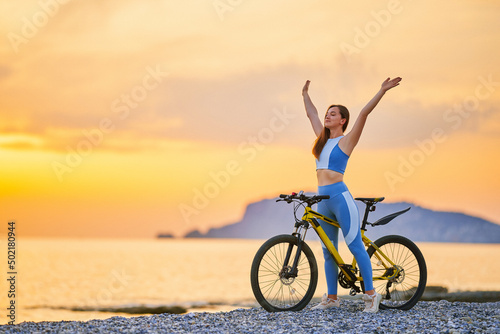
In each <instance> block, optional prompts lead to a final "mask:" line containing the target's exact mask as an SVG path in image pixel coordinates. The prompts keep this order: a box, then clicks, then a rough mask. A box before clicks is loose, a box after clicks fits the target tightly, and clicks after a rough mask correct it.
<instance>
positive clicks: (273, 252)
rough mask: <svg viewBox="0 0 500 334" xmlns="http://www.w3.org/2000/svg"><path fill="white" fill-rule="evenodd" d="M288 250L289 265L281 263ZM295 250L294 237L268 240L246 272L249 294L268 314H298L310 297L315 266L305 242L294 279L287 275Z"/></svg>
mask: <svg viewBox="0 0 500 334" xmlns="http://www.w3.org/2000/svg"><path fill="white" fill-rule="evenodd" d="M289 250H290V252H291V253H290V257H289V261H288V263H285V258H286V256H287V252H289ZM297 250H298V248H297V237H294V236H292V235H289V234H285V235H278V236H275V237H273V238H271V239H269V240H268V241H266V242H265V243H264V244H263V245H262V246H261V247H260V249H259V250H258V251H257V254H255V257H254V260H253V262H252V268H251V271H250V281H251V284H252V290H253V293H254V296H255V298H256V299H257V301H258V302H259V304H260V305H261V306H262V307H263V308H264V309H265V310H267V311H269V312H279V311H299V310H301V309H303V308H304V307H305V306H306V305H307V304H308V303H309V302H310V301H311V298H312V297H313V295H314V292H315V290H316V285H317V283H318V265H317V263H316V259H315V257H314V253H313V252H312V250H311V248H309V246H308V245H307V244H306V243H305V242H302V247H301V250H300V254H299V261H298V264H297V275H296V276H295V275H290V272H291V269H292V266H293V261H294V259H295V257H296V255H297Z"/></svg>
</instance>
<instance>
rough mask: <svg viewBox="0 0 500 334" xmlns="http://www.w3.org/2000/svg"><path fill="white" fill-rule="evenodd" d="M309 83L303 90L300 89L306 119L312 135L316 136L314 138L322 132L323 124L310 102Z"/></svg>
mask: <svg viewBox="0 0 500 334" xmlns="http://www.w3.org/2000/svg"><path fill="white" fill-rule="evenodd" d="M310 83H311V81H309V80H307V81H306V84H305V85H304V88H302V96H303V97H304V106H305V107H306V114H307V117H308V118H309V121H310V122H311V125H312V128H313V131H314V133H315V134H316V136H319V135H320V134H321V131H323V123H321V120H320V119H319V115H318V110H317V109H316V107H315V106H314V104H313V103H312V101H311V98H310V97H309V84H310Z"/></svg>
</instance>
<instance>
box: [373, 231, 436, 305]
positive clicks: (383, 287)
mask: <svg viewBox="0 0 500 334" xmlns="http://www.w3.org/2000/svg"><path fill="white" fill-rule="evenodd" d="M375 244H376V245H377V247H378V248H379V249H380V250H381V251H382V252H383V253H384V254H385V255H386V256H387V257H389V258H390V259H391V261H392V262H394V264H395V265H396V266H397V268H398V270H400V272H399V274H398V275H397V276H396V277H394V278H393V279H390V280H377V281H374V282H373V286H374V289H375V290H376V291H377V293H379V294H381V295H382V302H381V303H380V308H381V309H398V310H409V309H411V308H412V307H413V306H415V304H416V303H417V302H418V300H419V299H420V297H422V294H423V293H424V290H425V285H426V283H427V267H426V264H425V260H424V256H423V255H422V252H420V249H418V247H417V245H415V244H414V243H413V242H412V241H411V240H410V239H407V238H405V237H402V236H399V235H388V236H385V237H382V238H380V239H378V240H377V241H375ZM367 252H368V255H369V256H370V259H371V262H372V268H373V277H377V276H378V277H380V276H383V275H384V274H387V268H385V267H384V266H382V261H381V260H379V259H378V258H377V257H376V256H374V254H375V252H376V250H375V248H373V247H372V246H370V247H368V249H367ZM383 262H387V261H386V260H385V259H384V260H383Z"/></svg>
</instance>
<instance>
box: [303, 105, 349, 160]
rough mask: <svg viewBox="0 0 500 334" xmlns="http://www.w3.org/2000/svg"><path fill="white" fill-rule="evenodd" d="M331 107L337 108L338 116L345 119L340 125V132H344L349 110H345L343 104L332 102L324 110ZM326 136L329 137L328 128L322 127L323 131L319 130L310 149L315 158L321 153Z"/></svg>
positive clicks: (347, 122)
mask: <svg viewBox="0 0 500 334" xmlns="http://www.w3.org/2000/svg"><path fill="white" fill-rule="evenodd" d="M332 107H337V108H339V110H340V116H341V117H342V118H343V119H345V120H346V121H345V123H344V124H343V125H342V132H344V131H345V130H346V129H347V124H349V110H347V108H346V107H344V106H343V105H340V104H332V105H331V106H329V107H328V109H326V112H328V110H330V108H332ZM328 138H330V129H328V128H326V127H323V131H321V133H320V135H319V136H318V138H316V141H315V142H314V146H313V149H312V153H313V154H314V156H315V157H316V159H319V155H320V154H321V151H322V150H323V147H324V146H325V144H326V142H327V141H328Z"/></svg>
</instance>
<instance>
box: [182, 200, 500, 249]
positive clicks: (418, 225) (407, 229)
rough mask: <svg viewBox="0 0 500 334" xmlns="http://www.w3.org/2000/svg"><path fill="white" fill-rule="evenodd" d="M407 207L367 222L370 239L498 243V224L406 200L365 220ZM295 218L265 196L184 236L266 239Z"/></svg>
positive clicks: (361, 206) (311, 236)
mask: <svg viewBox="0 0 500 334" xmlns="http://www.w3.org/2000/svg"><path fill="white" fill-rule="evenodd" d="M357 205H358V209H359V212H360V216H361V217H363V213H364V210H365V205H364V204H363V203H361V202H357ZM408 207H410V208H411V210H410V211H408V212H406V213H404V214H403V215H401V216H398V217H397V218H395V219H394V220H392V221H391V222H390V223H389V224H387V225H383V226H375V227H372V226H368V227H367V230H368V231H367V232H366V233H367V234H366V235H367V236H368V237H369V238H370V239H372V240H376V239H378V238H379V237H381V236H384V235H388V234H398V235H402V236H405V237H407V238H409V239H411V240H413V241H416V242H463V243H500V225H497V224H494V223H492V222H489V221H486V220H484V219H481V218H478V217H473V216H469V215H466V214H462V213H456V212H444V211H433V210H429V209H425V208H423V207H420V206H417V205H414V204H411V203H406V202H398V203H378V204H377V205H376V211H375V212H371V213H370V215H369V216H368V221H369V222H375V221H377V220H378V219H379V218H381V217H384V216H386V215H388V214H391V213H393V212H396V211H400V210H403V209H406V208H408ZM313 209H315V207H313ZM302 213H303V209H299V210H298V216H299V218H300V216H301V215H302ZM294 221H295V220H294V216H293V205H292V204H287V203H286V202H276V199H265V200H262V201H259V202H255V203H251V204H249V205H248V206H247V208H246V212H245V214H244V216H243V219H242V220H241V221H240V222H236V223H234V224H229V225H226V226H223V227H219V228H212V229H210V230H209V231H208V232H207V233H205V234H203V233H201V232H199V231H196V230H195V231H192V232H190V233H188V234H186V235H185V237H186V238H242V239H268V238H270V237H272V236H275V235H278V234H290V233H291V232H293V230H294ZM307 239H310V240H311V239H313V240H314V239H315V240H318V239H319V238H318V237H317V236H316V233H314V231H312V230H309V231H308V236H307Z"/></svg>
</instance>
